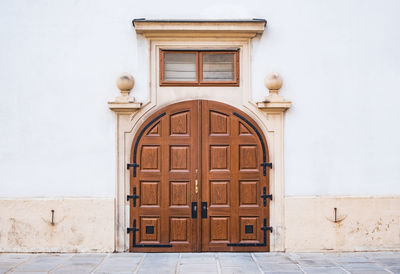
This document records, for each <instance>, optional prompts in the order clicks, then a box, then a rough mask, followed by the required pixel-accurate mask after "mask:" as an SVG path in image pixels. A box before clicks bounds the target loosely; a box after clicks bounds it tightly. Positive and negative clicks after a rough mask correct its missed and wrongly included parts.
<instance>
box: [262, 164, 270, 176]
mask: <svg viewBox="0 0 400 274" xmlns="http://www.w3.org/2000/svg"><path fill="white" fill-rule="evenodd" d="M261 166H262V167H263V175H264V176H267V167H269V168H272V163H266V162H264V163H261Z"/></svg>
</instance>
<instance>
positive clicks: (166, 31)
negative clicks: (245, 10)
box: [132, 19, 267, 38]
mask: <svg viewBox="0 0 400 274" xmlns="http://www.w3.org/2000/svg"><path fill="white" fill-rule="evenodd" d="M132 23H133V26H134V27H135V30H136V33H138V34H142V35H144V36H146V37H152V38H162V37H170V38H177V37H236V38H239V37H242V38H252V37H254V36H256V35H257V34H262V33H263V32H264V30H265V26H266V24H267V21H266V20H264V19H252V20H146V19H134V20H133V21H132Z"/></svg>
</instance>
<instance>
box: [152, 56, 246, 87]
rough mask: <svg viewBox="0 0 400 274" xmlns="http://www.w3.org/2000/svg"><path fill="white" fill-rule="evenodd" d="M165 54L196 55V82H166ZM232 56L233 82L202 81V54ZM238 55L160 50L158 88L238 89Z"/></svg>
mask: <svg viewBox="0 0 400 274" xmlns="http://www.w3.org/2000/svg"><path fill="white" fill-rule="evenodd" d="M165 53H195V54H196V81H166V80H165V72H164V60H165V58H164V56H165ZM221 53H222V54H232V53H233V54H234V55H233V56H234V68H233V75H234V78H235V79H234V80H233V81H204V80H203V55H204V54H221ZM239 55H240V50H239V49H234V50H171V49H160V54H159V56H160V58H159V59H160V63H159V72H160V86H192V87H194V86H195V87H197V86H208V87H232V86H233V87H238V86H239V79H240V74H239V70H240V69H239V68H240V62H239Z"/></svg>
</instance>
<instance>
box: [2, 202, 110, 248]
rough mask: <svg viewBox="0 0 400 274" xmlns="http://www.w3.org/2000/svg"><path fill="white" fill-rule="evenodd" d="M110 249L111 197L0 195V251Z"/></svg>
mask: <svg viewBox="0 0 400 274" xmlns="http://www.w3.org/2000/svg"><path fill="white" fill-rule="evenodd" d="M51 210H54V217H53V224H52V212H51ZM112 251H114V199H113V198H59V199H50V198H37V199H0V252H112Z"/></svg>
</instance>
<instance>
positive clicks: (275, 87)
mask: <svg viewBox="0 0 400 274" xmlns="http://www.w3.org/2000/svg"><path fill="white" fill-rule="evenodd" d="M264 84H265V87H266V88H267V89H268V90H269V94H268V96H267V97H265V99H264V101H262V102H257V107H258V108H259V109H261V110H264V111H266V112H267V113H281V112H285V111H286V110H288V109H289V108H290V107H291V105H292V102H289V101H286V100H285V98H283V97H282V96H280V95H279V89H280V88H281V87H282V77H281V76H280V75H279V74H278V73H276V72H275V73H271V74H269V75H267V76H266V77H265V79H264Z"/></svg>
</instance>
